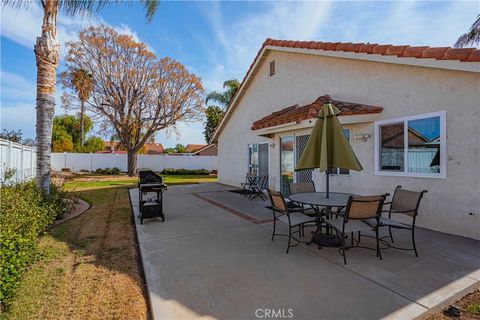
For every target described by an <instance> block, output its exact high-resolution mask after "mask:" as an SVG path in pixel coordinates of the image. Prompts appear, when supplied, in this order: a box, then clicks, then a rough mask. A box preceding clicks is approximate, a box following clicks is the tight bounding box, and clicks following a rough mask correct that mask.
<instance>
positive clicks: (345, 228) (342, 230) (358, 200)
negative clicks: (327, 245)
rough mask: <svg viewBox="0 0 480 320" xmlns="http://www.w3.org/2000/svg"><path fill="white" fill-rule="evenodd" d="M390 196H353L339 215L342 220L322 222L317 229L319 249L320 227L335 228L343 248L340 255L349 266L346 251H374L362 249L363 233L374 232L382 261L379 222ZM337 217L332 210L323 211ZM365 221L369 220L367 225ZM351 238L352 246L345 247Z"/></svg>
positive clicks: (377, 249) (320, 242)
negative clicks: (354, 248)
mask: <svg viewBox="0 0 480 320" xmlns="http://www.w3.org/2000/svg"><path fill="white" fill-rule="evenodd" d="M387 196H388V193H387V194H384V195H374V196H357V197H353V196H351V197H350V198H349V199H348V202H347V206H346V207H345V212H344V213H342V214H341V215H339V217H340V218H341V219H330V220H322V221H321V223H319V224H318V227H317V236H318V237H319V241H318V248H319V249H321V248H322V232H319V231H320V229H321V228H320V227H321V224H322V223H325V224H326V225H327V226H329V227H331V228H333V230H335V232H336V233H337V236H338V237H339V239H340V243H341V248H340V254H341V255H342V256H343V262H344V263H345V264H347V258H346V255H345V251H346V250H347V249H349V248H353V247H358V248H365V249H372V248H369V247H360V246H359V243H360V237H361V232H362V231H374V232H375V240H376V243H377V245H376V249H375V250H376V252H377V257H378V258H380V260H382V253H381V252H380V244H379V242H380V239H379V236H378V228H379V221H380V216H381V212H382V207H383V203H384V202H385V198H386V197H387ZM334 214H335V215H336V214H337V213H336V212H333V211H332V210H331V209H328V208H325V209H323V210H322V212H321V215H322V216H323V215H329V216H332V215H334ZM364 220H369V223H368V224H367V223H366V222H365V221H364ZM354 232H356V233H358V240H357V244H356V245H355V246H354V245H353V234H354ZM348 236H350V241H351V244H350V246H348V247H347V246H346V245H345V240H346V239H347V238H348Z"/></svg>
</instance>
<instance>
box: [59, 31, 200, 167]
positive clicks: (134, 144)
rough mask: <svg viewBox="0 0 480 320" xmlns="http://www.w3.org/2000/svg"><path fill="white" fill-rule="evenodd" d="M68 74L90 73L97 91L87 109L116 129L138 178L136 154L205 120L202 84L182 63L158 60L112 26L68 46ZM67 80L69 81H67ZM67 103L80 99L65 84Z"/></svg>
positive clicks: (82, 32)
mask: <svg viewBox="0 0 480 320" xmlns="http://www.w3.org/2000/svg"><path fill="white" fill-rule="evenodd" d="M65 61H66V71H65V72H66V73H69V72H71V71H72V70H76V69H84V70H86V71H87V72H88V73H89V74H91V75H92V80H93V84H94V85H93V90H92V93H91V99H89V100H88V101H87V102H86V105H85V107H86V109H87V110H89V111H90V112H92V113H93V114H95V115H97V117H98V120H100V121H101V123H102V124H103V127H104V128H106V129H108V128H111V129H112V131H113V133H114V134H116V136H117V137H118V139H119V140H120V142H121V143H122V145H123V146H124V147H125V149H126V150H127V153H128V174H129V175H130V176H133V175H135V169H136V154H137V152H138V150H139V149H140V148H142V146H143V145H144V144H145V142H147V141H148V139H150V138H151V136H152V135H153V134H155V133H156V132H157V131H160V130H166V129H174V128H175V125H176V123H177V122H179V121H195V120H199V119H201V117H202V113H203V105H202V95H203V87H202V84H201V81H200V78H199V77H197V76H196V75H194V74H192V73H189V72H188V70H187V69H186V68H185V67H184V66H183V65H182V64H180V63H179V62H177V61H175V60H172V59H170V58H162V59H158V58H157V57H156V56H155V54H153V53H152V52H150V51H149V50H148V49H147V47H146V45H145V44H143V43H140V42H137V41H135V40H134V39H133V38H132V37H131V36H130V35H124V34H119V33H118V32H116V31H115V30H113V29H112V28H109V27H106V26H99V27H90V28H88V29H86V30H83V31H81V32H80V35H79V40H78V41H75V42H70V43H68V44H67V56H66V58H65ZM62 78H63V77H62ZM63 85H64V87H65V89H66V90H65V91H64V96H63V101H65V102H67V107H68V101H71V100H72V99H74V94H75V93H74V90H73V89H74V88H73V87H72V85H71V82H69V81H64V82H63Z"/></svg>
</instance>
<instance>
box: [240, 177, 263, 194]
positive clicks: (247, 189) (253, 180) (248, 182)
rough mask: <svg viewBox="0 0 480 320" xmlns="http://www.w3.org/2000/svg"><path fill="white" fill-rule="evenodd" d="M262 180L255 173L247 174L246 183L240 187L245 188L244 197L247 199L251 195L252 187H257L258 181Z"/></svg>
mask: <svg viewBox="0 0 480 320" xmlns="http://www.w3.org/2000/svg"><path fill="white" fill-rule="evenodd" d="M259 180H260V177H257V175H256V174H254V173H247V174H246V176H245V182H243V183H240V185H241V186H242V188H243V196H244V197H246V196H247V195H249V194H250V193H251V190H250V188H251V187H252V185H256V184H257V183H258V181H259Z"/></svg>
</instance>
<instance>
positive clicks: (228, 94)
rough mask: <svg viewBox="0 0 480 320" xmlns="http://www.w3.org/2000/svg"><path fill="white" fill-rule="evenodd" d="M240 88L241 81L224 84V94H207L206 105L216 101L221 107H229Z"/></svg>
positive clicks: (231, 80)
mask: <svg viewBox="0 0 480 320" xmlns="http://www.w3.org/2000/svg"><path fill="white" fill-rule="evenodd" d="M238 88H240V81H238V80H237V79H230V80H227V81H225V82H224V83H223V89H226V90H224V91H223V92H221V93H220V92H217V91H212V92H210V93H209V94H207V97H206V98H205V104H208V101H211V100H213V101H216V102H218V103H220V104H221V105H223V106H225V107H228V104H229V103H230V100H232V98H233V96H234V95H235V93H236V92H237V90H238Z"/></svg>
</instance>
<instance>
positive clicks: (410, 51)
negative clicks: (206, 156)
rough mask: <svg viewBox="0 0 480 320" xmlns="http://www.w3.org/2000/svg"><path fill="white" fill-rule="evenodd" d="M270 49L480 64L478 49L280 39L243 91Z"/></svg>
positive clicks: (271, 41) (269, 43)
mask: <svg viewBox="0 0 480 320" xmlns="http://www.w3.org/2000/svg"><path fill="white" fill-rule="evenodd" d="M266 46H271V47H280V48H281V47H284V48H298V49H308V50H325V51H337V52H352V53H367V54H378V55H382V56H393V55H396V56H397V57H399V58H416V59H435V60H456V61H460V62H480V50H479V49H476V48H451V47H428V46H420V47H412V46H408V45H404V46H394V45H391V44H369V43H352V42H320V41H292V40H276V39H271V38H267V39H266V40H265V41H264V42H263V44H262V46H261V48H260V49H259V50H258V52H257V55H256V56H255V58H254V59H253V61H252V63H251V64H250V67H249V68H248V70H247V72H246V73H245V76H244V77H243V79H242V82H241V83H240V89H242V87H243V85H244V84H245V82H246V80H247V78H248V76H249V75H250V72H251V71H252V70H253V67H254V66H255V64H256V63H257V62H258V61H259V60H260V58H261V53H262V51H263V49H264V48H265V47H266ZM240 94H242V90H238V91H237V92H236V94H235V96H234V97H233V98H232V99H231V100H230V101H231V102H230V104H232V103H233V102H235V100H236V98H237V96H239V95H240ZM230 107H231V106H230V105H229V106H228V107H227V114H225V116H224V117H223V120H222V121H221V122H220V124H219V125H218V126H217V129H216V130H215V132H214V134H213V140H214V141H216V139H217V138H218V134H219V132H220V131H221V130H222V129H223V123H224V122H226V121H228V118H229V114H230V112H232V111H231V110H229V109H231V108H230Z"/></svg>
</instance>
